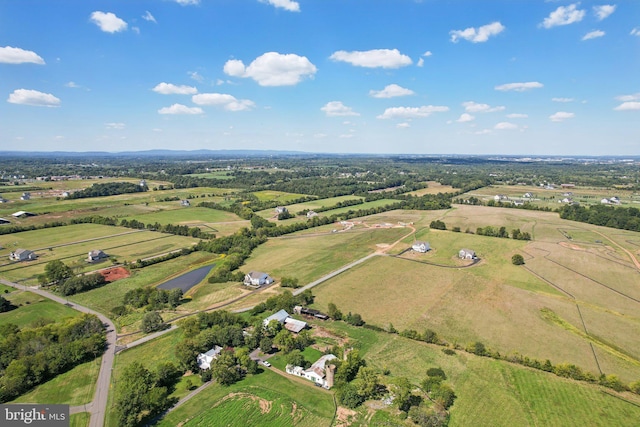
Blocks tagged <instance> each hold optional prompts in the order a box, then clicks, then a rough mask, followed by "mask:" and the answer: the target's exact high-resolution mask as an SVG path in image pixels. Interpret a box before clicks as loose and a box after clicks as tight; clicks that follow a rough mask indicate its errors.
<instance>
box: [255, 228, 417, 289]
mask: <svg viewBox="0 0 640 427" xmlns="http://www.w3.org/2000/svg"><path fill="white" fill-rule="evenodd" d="M409 231H410V230H409V229H406V228H389V229H370V230H363V231H353V232H344V233H329V234H321V235H305V234H298V233H295V234H292V235H289V236H286V237H282V238H277V239H271V240H269V241H268V242H267V243H265V244H263V245H260V246H259V247H258V248H256V249H255V250H254V252H253V254H252V255H251V257H250V258H249V259H248V260H247V261H246V264H245V266H243V267H242V270H243V271H252V270H257V271H265V272H268V273H269V274H270V275H271V276H272V277H274V278H276V279H279V278H281V277H283V276H288V277H296V278H298V280H299V281H300V283H301V284H307V283H309V282H311V281H313V280H315V279H319V278H320V277H322V276H323V275H325V274H328V273H330V272H331V271H334V270H337V269H338V268H340V267H342V266H343V265H345V264H348V263H350V262H352V261H355V260H357V259H359V258H362V257H364V256H366V255H367V254H369V253H371V252H374V251H375V250H376V248H377V247H376V245H377V244H389V243H393V242H394V241H396V240H397V239H399V238H400V237H402V236H403V235H405V234H407V233H408V232H409ZM344 248H349V250H348V251H346V250H344Z"/></svg>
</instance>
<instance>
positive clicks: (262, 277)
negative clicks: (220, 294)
mask: <svg viewBox="0 0 640 427" xmlns="http://www.w3.org/2000/svg"><path fill="white" fill-rule="evenodd" d="M272 283H273V279H272V278H271V277H270V276H269V275H268V274H267V273H263V272H261V271H250V272H249V273H248V274H246V275H245V276H244V284H245V285H247V286H253V287H260V286H262V285H270V284H272Z"/></svg>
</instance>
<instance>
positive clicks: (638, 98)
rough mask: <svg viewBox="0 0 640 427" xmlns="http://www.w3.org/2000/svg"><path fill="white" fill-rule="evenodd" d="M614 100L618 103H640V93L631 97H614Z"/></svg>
mask: <svg viewBox="0 0 640 427" xmlns="http://www.w3.org/2000/svg"><path fill="white" fill-rule="evenodd" d="M616 99H617V100H618V101H623V102H624V101H640V92H638V93H634V94H631V95H620V96H616Z"/></svg>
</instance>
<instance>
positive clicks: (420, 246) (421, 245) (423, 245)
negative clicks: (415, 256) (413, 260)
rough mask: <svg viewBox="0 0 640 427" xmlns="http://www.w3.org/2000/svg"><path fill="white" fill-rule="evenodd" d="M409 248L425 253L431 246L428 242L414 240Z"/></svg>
mask: <svg viewBox="0 0 640 427" xmlns="http://www.w3.org/2000/svg"><path fill="white" fill-rule="evenodd" d="M411 249H413V250H414V251H416V252H420V253H425V252H427V251H430V250H431V246H429V242H414V243H413V246H411Z"/></svg>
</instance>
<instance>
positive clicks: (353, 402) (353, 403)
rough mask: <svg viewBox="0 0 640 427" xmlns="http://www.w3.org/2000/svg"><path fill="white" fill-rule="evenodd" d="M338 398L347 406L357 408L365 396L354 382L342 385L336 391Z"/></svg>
mask: <svg viewBox="0 0 640 427" xmlns="http://www.w3.org/2000/svg"><path fill="white" fill-rule="evenodd" d="M336 398H337V399H338V402H340V404H342V405H344V406H346V407H347V408H351V409H353V408H357V407H358V406H359V405H360V404H361V403H362V402H364V398H363V397H362V396H361V395H360V394H359V393H358V388H357V387H356V386H355V385H354V384H350V383H347V384H345V385H343V386H341V387H340V388H339V389H338V391H337V392H336Z"/></svg>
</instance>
